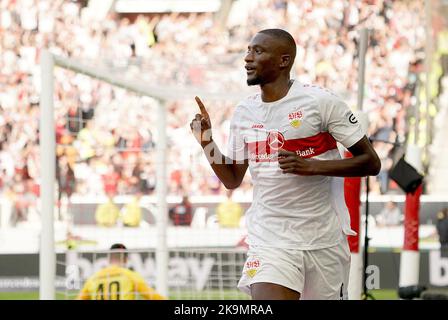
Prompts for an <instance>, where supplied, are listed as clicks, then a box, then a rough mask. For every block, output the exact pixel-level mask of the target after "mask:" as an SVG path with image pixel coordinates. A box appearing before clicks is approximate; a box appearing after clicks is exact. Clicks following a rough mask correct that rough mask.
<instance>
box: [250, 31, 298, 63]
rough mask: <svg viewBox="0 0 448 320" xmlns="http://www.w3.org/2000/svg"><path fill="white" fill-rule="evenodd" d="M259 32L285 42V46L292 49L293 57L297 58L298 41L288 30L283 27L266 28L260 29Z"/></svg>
mask: <svg viewBox="0 0 448 320" xmlns="http://www.w3.org/2000/svg"><path fill="white" fill-rule="evenodd" d="M258 33H263V34H266V35H268V36H271V37H273V38H276V39H279V40H281V41H282V42H283V43H284V44H285V46H286V47H287V48H289V49H290V50H291V54H292V59H294V58H295V56H296V52H297V46H296V41H295V40H294V37H293V36H292V35H291V34H290V33H289V32H288V31H285V30H283V29H264V30H261V31H259V32H258Z"/></svg>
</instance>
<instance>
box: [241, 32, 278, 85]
mask: <svg viewBox="0 0 448 320" xmlns="http://www.w3.org/2000/svg"><path fill="white" fill-rule="evenodd" d="M276 46H277V44H276V43H275V39H273V38H272V37H271V36H269V35H265V34H263V33H257V34H256V35H255V37H253V38H252V40H251V42H250V44H249V46H248V47H247V53H246V57H245V58H244V61H245V62H246V66H245V68H246V73H247V84H248V85H249V86H253V85H263V84H266V83H269V82H272V81H274V80H275V79H276V78H277V77H278V75H279V73H280V68H279V67H278V64H277V62H278V59H279V58H278V50H277V47H276Z"/></svg>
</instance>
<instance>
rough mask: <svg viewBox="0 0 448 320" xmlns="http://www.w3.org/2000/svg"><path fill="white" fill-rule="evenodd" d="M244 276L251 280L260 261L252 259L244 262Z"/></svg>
mask: <svg viewBox="0 0 448 320" xmlns="http://www.w3.org/2000/svg"><path fill="white" fill-rule="evenodd" d="M245 267H246V271H245V272H246V274H247V275H248V276H249V277H251V278H253V277H254V276H255V275H256V274H257V271H258V268H259V267H260V260H258V259H254V260H250V261H247V262H246V266H245Z"/></svg>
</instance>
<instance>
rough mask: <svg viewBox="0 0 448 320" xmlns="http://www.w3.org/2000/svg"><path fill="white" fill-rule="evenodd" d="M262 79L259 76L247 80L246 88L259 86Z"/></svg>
mask: <svg viewBox="0 0 448 320" xmlns="http://www.w3.org/2000/svg"><path fill="white" fill-rule="evenodd" d="M261 80H262V79H261V78H260V77H259V76H255V77H253V78H247V80H246V82H247V85H248V86H256V85H259V84H261V82H262V81H261Z"/></svg>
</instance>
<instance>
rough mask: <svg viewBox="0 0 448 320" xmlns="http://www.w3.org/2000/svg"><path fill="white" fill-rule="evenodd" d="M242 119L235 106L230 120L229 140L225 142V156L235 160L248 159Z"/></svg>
mask: <svg viewBox="0 0 448 320" xmlns="http://www.w3.org/2000/svg"><path fill="white" fill-rule="evenodd" d="M242 120H243V119H242V116H241V111H240V110H239V108H238V107H237V109H236V110H235V113H234V114H233V116H232V119H231V121H230V132H229V140H228V142H227V156H228V157H229V158H230V159H232V160H235V161H244V160H246V159H248V152H247V144H246V141H245V137H244V130H243V126H242Z"/></svg>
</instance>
